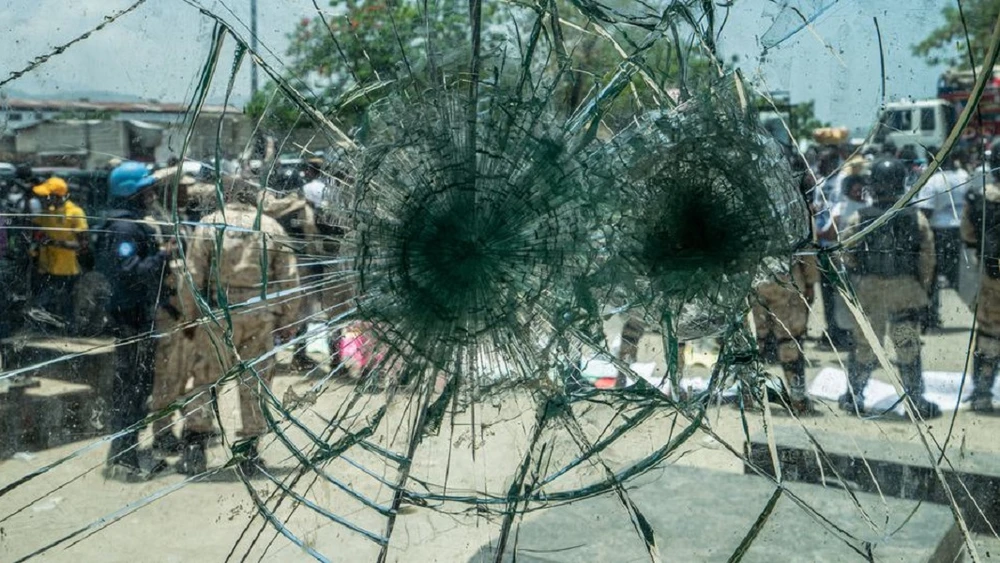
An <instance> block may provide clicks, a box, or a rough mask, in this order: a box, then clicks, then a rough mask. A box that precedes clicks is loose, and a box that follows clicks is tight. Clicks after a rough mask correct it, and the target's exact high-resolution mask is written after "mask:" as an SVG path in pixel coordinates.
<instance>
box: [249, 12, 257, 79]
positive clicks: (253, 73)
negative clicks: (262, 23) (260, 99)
mask: <svg viewBox="0 0 1000 563" xmlns="http://www.w3.org/2000/svg"><path fill="white" fill-rule="evenodd" d="M250 50H251V51H253V52H254V54H256V53H257V0H250ZM256 93H257V64H256V63H254V62H253V60H251V61H250V95H251V96H253V95H254V94H256Z"/></svg>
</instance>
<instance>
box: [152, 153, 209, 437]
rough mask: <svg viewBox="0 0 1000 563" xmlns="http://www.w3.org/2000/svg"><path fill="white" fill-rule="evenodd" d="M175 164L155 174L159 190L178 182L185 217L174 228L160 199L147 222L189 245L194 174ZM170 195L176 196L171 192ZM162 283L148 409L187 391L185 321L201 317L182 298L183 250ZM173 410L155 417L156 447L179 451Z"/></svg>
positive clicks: (160, 235) (162, 236) (163, 237)
mask: <svg viewBox="0 0 1000 563" xmlns="http://www.w3.org/2000/svg"><path fill="white" fill-rule="evenodd" d="M179 173H180V171H179V170H178V168H177V167H171V168H164V169H162V170H158V171H156V172H154V173H153V175H154V176H155V177H156V178H157V184H158V185H159V191H160V193H164V194H171V193H172V185H173V183H174V182H177V212H178V219H179V221H181V222H180V223H179V224H178V225H177V229H175V228H174V218H173V216H172V213H170V212H169V211H168V210H167V208H166V207H164V206H163V205H161V204H160V203H159V202H156V203H154V204H153V205H151V206H150V209H149V214H148V215H147V216H146V217H145V222H146V224H148V225H149V226H150V228H151V229H152V230H153V232H154V233H155V236H156V239H157V240H159V241H160V242H161V244H166V243H167V241H169V240H176V241H177V243H178V244H180V245H183V246H185V247H186V246H187V243H188V240H189V239H190V236H191V231H192V230H193V228H192V226H191V225H190V224H184V223H183V221H188V220H189V217H187V216H186V215H185V210H186V209H187V204H188V197H187V190H188V188H189V187H190V186H192V185H194V184H195V179H194V177H192V176H190V175H182V176H180V177H179V178H178V177H177V176H178V174H179ZM168 198H170V199H172V196H169V195H168ZM164 268H165V272H164V276H163V287H162V289H161V292H160V301H159V307H158V308H157V311H156V319H155V320H154V323H155V324H154V327H155V330H156V333H157V334H158V335H159V338H158V341H157V346H156V360H155V366H156V367H155V368H154V372H153V393H152V397H151V400H150V410H151V411H153V412H159V411H162V410H163V409H166V408H167V407H169V406H170V403H172V402H173V401H175V400H177V398H179V397H180V396H181V395H183V394H184V388H185V387H186V386H187V382H188V379H189V374H188V372H187V370H185V369H184V365H185V356H187V355H188V354H189V353H190V350H189V349H190V346H189V341H188V339H187V338H185V337H184V335H183V334H182V333H181V332H180V331H181V325H183V324H184V323H187V322H190V321H193V320H195V319H197V318H198V316H199V315H198V311H197V310H196V309H194V308H193V307H192V306H191V305H192V304H191V303H188V304H187V305H186V306H185V304H184V303H182V302H181V299H180V295H179V291H180V289H181V288H183V287H184V276H185V272H184V264H183V262H182V261H181V253H180V252H179V251H178V250H176V249H175V250H174V251H173V252H172V253H171V255H170V257H169V259H168V261H167V263H166V264H165V265H164ZM171 419H172V417H171V416H163V417H160V418H157V419H155V420H154V421H153V423H152V429H153V436H154V438H153V448H154V449H156V450H158V451H160V452H161V453H176V452H179V451H180V449H181V443H180V441H179V440H178V439H177V437H176V435H174V433H173V431H172V430H171V429H170V423H171Z"/></svg>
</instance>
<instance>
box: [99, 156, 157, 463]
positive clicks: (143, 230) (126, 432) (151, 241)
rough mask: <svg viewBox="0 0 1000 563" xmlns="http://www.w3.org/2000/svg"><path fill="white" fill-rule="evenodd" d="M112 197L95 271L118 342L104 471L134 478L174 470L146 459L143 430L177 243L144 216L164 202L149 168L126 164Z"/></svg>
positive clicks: (115, 177) (113, 182)
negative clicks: (161, 308) (159, 318)
mask: <svg viewBox="0 0 1000 563" xmlns="http://www.w3.org/2000/svg"><path fill="white" fill-rule="evenodd" d="M108 195H109V199H110V204H111V208H112V211H110V212H109V213H108V216H107V222H106V225H105V227H104V229H103V230H102V232H101V233H100V235H99V237H98V239H97V242H96V244H95V248H94V268H95V270H96V271H98V272H101V273H102V274H103V275H104V276H105V277H106V278H107V280H108V282H109V285H110V287H111V301H110V304H109V306H108V316H109V317H110V320H111V324H112V330H113V331H114V335H115V339H116V342H115V378H114V383H113V386H112V397H111V407H112V408H111V423H110V426H111V428H110V430H111V432H112V434H114V435H115V438H114V439H113V440H112V441H111V448H110V450H109V451H108V458H107V465H106V467H105V472H104V475H105V477H106V478H110V479H121V480H125V481H134V480H141V479H146V478H148V477H149V476H151V475H153V474H155V473H157V472H159V471H160V470H162V469H163V468H165V467H166V464H165V463H164V462H163V460H162V459H158V458H155V457H152V456H140V451H139V449H138V433H139V426H140V425H141V421H143V420H144V419H145V418H146V415H147V413H148V410H147V407H146V403H147V400H148V399H149V396H150V393H151V391H152V387H153V370H154V366H155V364H154V361H155V355H156V342H157V341H156V339H155V338H153V336H154V333H153V328H154V320H155V317H156V309H157V305H158V303H159V300H160V291H161V288H162V285H163V275H164V271H165V269H166V265H167V261H168V260H169V258H170V256H171V254H172V252H173V247H174V246H175V244H174V243H173V242H172V241H167V242H166V243H162V244H161V242H160V241H157V239H156V235H155V232H154V231H153V229H152V228H150V226H149V225H148V224H146V223H145V222H143V220H142V219H143V217H145V216H146V215H147V213H148V209H149V208H150V207H151V206H152V205H153V203H154V202H155V201H156V178H155V177H154V176H153V175H152V173H151V172H150V171H149V170H148V169H147V168H146V166H145V165H143V164H142V163H139V162H130V161H129V162H123V163H121V164H120V165H118V166H117V167H116V168H115V169H114V170H112V171H111V174H110V175H109V176H108ZM143 453H145V452H143ZM140 460H142V463H140Z"/></svg>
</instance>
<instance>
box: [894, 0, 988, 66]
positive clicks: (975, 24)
mask: <svg viewBox="0 0 1000 563" xmlns="http://www.w3.org/2000/svg"><path fill="white" fill-rule="evenodd" d="M963 15H964V18H963V17H962V16H963ZM941 16H942V21H943V23H942V24H941V26H940V27H938V28H936V29H935V30H934V31H932V32H931V34H930V35H928V36H927V37H926V38H925V39H924V40H923V41H921V42H920V43H917V44H916V45H914V46H913V53H914V54H916V55H919V56H921V57H924V58H925V59H926V60H927V62H928V64H932V65H938V64H947V65H949V66H954V67H959V68H970V67H971V66H973V64H974V65H979V64H980V63H981V62H982V60H983V59H984V58H985V56H986V50H987V49H988V48H989V43H990V36H991V35H992V33H993V26H994V24H995V23H996V21H997V17H1000V0H964V1H963V2H962V10H961V11H959V9H958V6H957V5H955V4H952V5H950V6H947V7H945V8H944V9H943V10H941ZM970 48H971V54H972V60H971V61H970V57H969V53H970Z"/></svg>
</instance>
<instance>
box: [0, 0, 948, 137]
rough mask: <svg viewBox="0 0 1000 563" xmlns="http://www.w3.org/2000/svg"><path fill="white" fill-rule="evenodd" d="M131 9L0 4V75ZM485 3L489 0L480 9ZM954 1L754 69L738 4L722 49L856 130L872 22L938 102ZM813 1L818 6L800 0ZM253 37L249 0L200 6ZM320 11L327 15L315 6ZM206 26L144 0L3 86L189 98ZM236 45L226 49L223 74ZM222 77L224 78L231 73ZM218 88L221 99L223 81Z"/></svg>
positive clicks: (241, 94) (864, 4)
mask: <svg viewBox="0 0 1000 563" xmlns="http://www.w3.org/2000/svg"><path fill="white" fill-rule="evenodd" d="M133 1H134V0H73V1H69V0H0V34H2V36H3V38H4V39H3V43H4V45H3V54H2V55H0V77H6V76H8V75H9V73H10V72H12V71H14V70H17V69H20V68H22V67H24V66H25V65H27V64H28V63H29V62H30V61H31V60H32V59H34V58H35V57H37V56H39V55H42V54H45V53H48V52H49V51H51V50H52V48H53V47H54V46H56V45H59V44H62V43H64V42H66V41H68V40H70V39H72V38H74V37H76V36H77V35H79V34H81V33H83V32H85V31H86V30H88V29H90V28H92V27H94V26H96V25H97V24H99V23H100V22H101V21H102V20H103V18H104V17H105V16H107V15H109V14H111V13H114V12H116V11H118V10H121V9H123V8H125V7H127V6H129V5H131V4H132V2H133ZM487 1H489V0H487ZM949 2H954V0H840V1H839V2H837V3H836V4H835V5H834V6H833V7H832V8H830V9H829V10H827V11H826V12H825V13H824V14H823V15H821V16H820V17H819V18H818V20H817V21H816V22H815V23H814V26H813V27H812V29H811V30H810V29H804V30H802V31H800V32H799V33H798V34H797V35H795V36H794V37H792V38H791V39H789V40H787V41H785V42H784V43H782V44H781V45H779V46H778V47H776V48H774V49H772V50H771V51H770V52H769V53H768V56H767V58H766V59H764V60H761V55H762V53H763V48H762V47H761V43H760V37H761V36H763V35H764V33H765V31H766V30H767V29H768V27H769V26H770V25H771V23H772V22H773V21H774V17H775V14H777V12H778V8H777V5H778V4H782V3H786V2H774V1H772V0H735V8H734V9H733V11H732V14H731V15H730V18H729V21H728V23H727V24H726V28H725V32H724V34H723V39H722V41H721V48H722V50H723V51H724V53H725V54H726V56H727V58H728V57H729V56H732V55H737V56H739V61H740V62H739V65H740V67H741V68H742V69H743V71H744V73H745V74H746V75H747V77H748V78H751V79H752V80H754V81H756V82H758V83H760V84H766V86H767V87H768V89H770V90H786V91H788V92H790V95H791V98H792V101H793V102H797V101H804V100H809V99H815V100H816V109H817V114H818V115H819V116H820V117H821V118H822V119H826V120H829V121H832V122H834V123H835V124H843V125H848V126H851V127H858V126H865V125H869V124H870V123H871V122H873V121H874V119H875V117H876V113H877V111H878V107H879V102H880V89H881V79H880V70H879V55H878V43H877V38H876V33H875V26H874V23H873V19H872V18H873V17H877V18H878V21H879V25H880V28H881V32H882V40H883V45H884V51H885V57H886V74H887V90H888V92H887V93H888V96H889V98H890V100H894V99H898V98H900V97H903V96H909V97H913V98H923V97H933V96H934V95H935V87H936V80H937V77H938V76H939V74H940V71H941V69H940V68H930V67H928V66H927V65H926V64H925V63H924V62H923V61H922V60H920V59H917V58H915V57H913V56H912V55H911V54H910V48H911V46H912V45H913V44H914V43H916V42H917V41H919V40H920V39H922V38H923V37H924V36H926V35H927V34H928V32H929V31H930V30H931V29H933V28H934V27H936V26H937V25H939V23H940V12H941V8H942V7H944V6H945V5H948V3H949ZM798 3H799V4H810V5H812V4H820V3H822V2H821V0H805V1H801V0H800V1H799V2H798ZM201 4H202V5H203V6H205V7H206V8H208V9H209V10H211V11H212V12H213V13H215V14H218V15H220V16H223V17H224V18H225V19H226V20H227V21H229V22H231V23H232V24H233V25H234V26H235V27H237V29H240V30H242V31H243V32H244V35H245V36H247V37H249V31H248V29H247V28H246V25H247V24H248V22H249V16H250V8H249V6H250V1H249V0H226V1H220V0H203V1H202V2H201ZM258 4H259V7H258V10H259V18H258V21H259V24H258V27H259V31H258V36H259V38H260V42H261V45H262V49H263V50H264V54H265V57H266V58H267V59H268V60H269V61H270V62H271V63H272V64H274V65H275V66H278V67H280V65H281V59H282V58H283V57H284V53H285V50H286V48H287V45H288V40H287V38H286V34H287V33H288V32H289V31H290V30H291V29H293V28H294V26H295V23H296V22H297V21H299V20H301V19H302V18H304V17H311V16H314V15H315V9H314V8H313V5H312V1H311V0H259V2H258ZM319 5H320V6H327V5H328V2H327V1H326V0H320V2H319ZM211 30H212V22H211V21H210V20H209V19H208V18H206V17H204V16H202V15H201V14H200V13H199V12H198V11H197V10H196V9H195V8H193V7H191V6H190V5H188V4H187V3H185V2H183V1H182V0H147V2H146V3H145V4H144V5H142V6H140V7H139V8H138V9H136V10H135V11H134V12H132V13H130V14H128V15H126V16H124V17H122V18H121V19H120V20H118V21H117V22H115V23H114V24H112V25H109V26H108V27H107V28H105V29H104V30H102V31H99V32H97V33H95V34H94V35H93V36H91V37H90V38H88V39H87V40H85V41H82V42H80V43H79V44H77V45H75V46H73V47H72V48H70V49H69V50H68V51H66V52H65V53H64V54H62V55H60V56H57V57H53V58H52V59H51V60H50V61H49V62H48V63H46V64H45V65H43V66H42V67H40V68H39V69H37V70H35V71H34V72H32V73H30V74H29V75H26V76H25V77H23V78H22V79H19V80H17V81H15V82H13V83H12V84H10V85H9V88H13V89H17V90H20V91H27V92H30V93H32V94H35V95H43V94H45V93H46V92H58V91H63V92H66V91H81V90H105V91H111V92H117V93H120V94H129V95H137V96H141V97H143V98H148V99H157V100H161V101H171V102H182V101H187V100H188V99H189V98H190V97H191V95H192V93H193V92H194V85H195V82H196V80H197V77H198V72H199V70H200V68H201V65H202V64H203V62H204V60H205V56H206V54H207V52H208V44H209V39H210V37H211ZM233 47H235V43H233V42H229V44H228V48H227V55H228V57H227V60H226V61H224V62H223V64H222V68H223V69H225V68H228V65H229V62H230V61H231V52H232V49H233ZM227 75H228V73H225V74H224V75H223V76H227ZM217 83H218V85H217V86H216V88H215V89H214V91H213V94H214V97H215V98H216V99H219V98H221V96H222V93H223V92H224V85H225V80H224V79H223V78H221V77H220V79H218V80H217ZM249 90H250V78H249V72H248V71H247V69H246V68H244V69H243V70H242V71H241V74H240V76H238V77H237V88H236V95H237V101H238V102H239V103H242V102H243V101H244V100H245V99H246V98H247V96H248V94H249Z"/></svg>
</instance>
